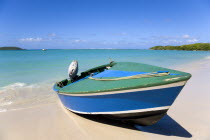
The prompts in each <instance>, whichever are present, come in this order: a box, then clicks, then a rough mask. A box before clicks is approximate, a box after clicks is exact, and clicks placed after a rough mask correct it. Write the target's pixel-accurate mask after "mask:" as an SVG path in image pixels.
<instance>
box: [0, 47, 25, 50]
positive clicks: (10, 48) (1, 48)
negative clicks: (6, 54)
mask: <svg viewBox="0 0 210 140" xmlns="http://www.w3.org/2000/svg"><path fill="white" fill-rule="evenodd" d="M0 50H24V49H22V48H19V47H0Z"/></svg>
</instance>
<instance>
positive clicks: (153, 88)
mask: <svg viewBox="0 0 210 140" xmlns="http://www.w3.org/2000/svg"><path fill="white" fill-rule="evenodd" d="M186 82H187V81H181V82H177V83H172V84H167V85H161V86H153V87H147V88H137V89H128V90H119V91H110V92H99V93H87V94H86V93H83V94H66V93H62V92H59V93H58V94H63V95H68V96H96V95H107V94H119V93H120V94H123V93H127V92H137V91H147V90H155V89H163V88H170V87H178V86H184V85H185V84H186Z"/></svg>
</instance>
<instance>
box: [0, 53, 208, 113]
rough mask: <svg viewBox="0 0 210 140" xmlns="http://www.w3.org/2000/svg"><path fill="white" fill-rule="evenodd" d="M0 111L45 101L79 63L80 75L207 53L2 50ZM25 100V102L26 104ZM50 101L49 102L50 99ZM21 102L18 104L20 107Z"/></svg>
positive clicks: (181, 61)
mask: <svg viewBox="0 0 210 140" xmlns="http://www.w3.org/2000/svg"><path fill="white" fill-rule="evenodd" d="M0 58H1V59H0V66H1V68H0V78H1V80H0V103H1V104H0V110H5V107H7V108H6V109H8V108H9V107H10V106H11V105H14V104H15V105H16V106H17V105H19V106H20V103H21V106H22V105H29V104H31V103H32V102H33V103H34V102H36V103H37V102H46V99H48V98H51V97H52V96H54V94H53V93H54V92H53V91H52V90H51V88H52V85H53V83H54V82H56V81H59V80H62V79H65V78H67V75H68V74H67V70H68V66H69V64H70V63H71V61H72V60H78V62H79V72H81V71H84V70H87V69H89V68H92V67H95V66H98V65H101V64H105V63H109V61H110V60H109V59H110V58H111V59H112V60H113V61H124V62H125V61H126V62H140V63H147V64H152V65H157V66H162V67H168V68H177V67H179V66H181V65H185V64H188V63H191V62H194V61H197V60H201V59H204V58H210V52H207V51H170V50H169V51H161V50H159V51H157V50H47V51H41V50H21V51H20V50H19V51H0ZM23 101H24V103H23ZM48 101H49V100H48ZM18 103H19V104H18ZM1 106H2V108H1Z"/></svg>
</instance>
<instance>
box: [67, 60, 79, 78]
mask: <svg viewBox="0 0 210 140" xmlns="http://www.w3.org/2000/svg"><path fill="white" fill-rule="evenodd" d="M77 72H78V62H77V61H76V60H73V61H72V62H71V64H70V65H69V69H68V75H69V77H70V79H71V81H75V80H76V78H77Z"/></svg>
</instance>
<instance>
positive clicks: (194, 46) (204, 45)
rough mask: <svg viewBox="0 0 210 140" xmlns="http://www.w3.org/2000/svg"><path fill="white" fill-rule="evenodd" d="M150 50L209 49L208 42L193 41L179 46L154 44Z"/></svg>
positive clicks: (209, 44)
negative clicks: (193, 42)
mask: <svg viewBox="0 0 210 140" xmlns="http://www.w3.org/2000/svg"><path fill="white" fill-rule="evenodd" d="M150 50H188V51H194V50H196V51H210V43H195V44H188V45H181V46H155V47H151V48H150Z"/></svg>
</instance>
